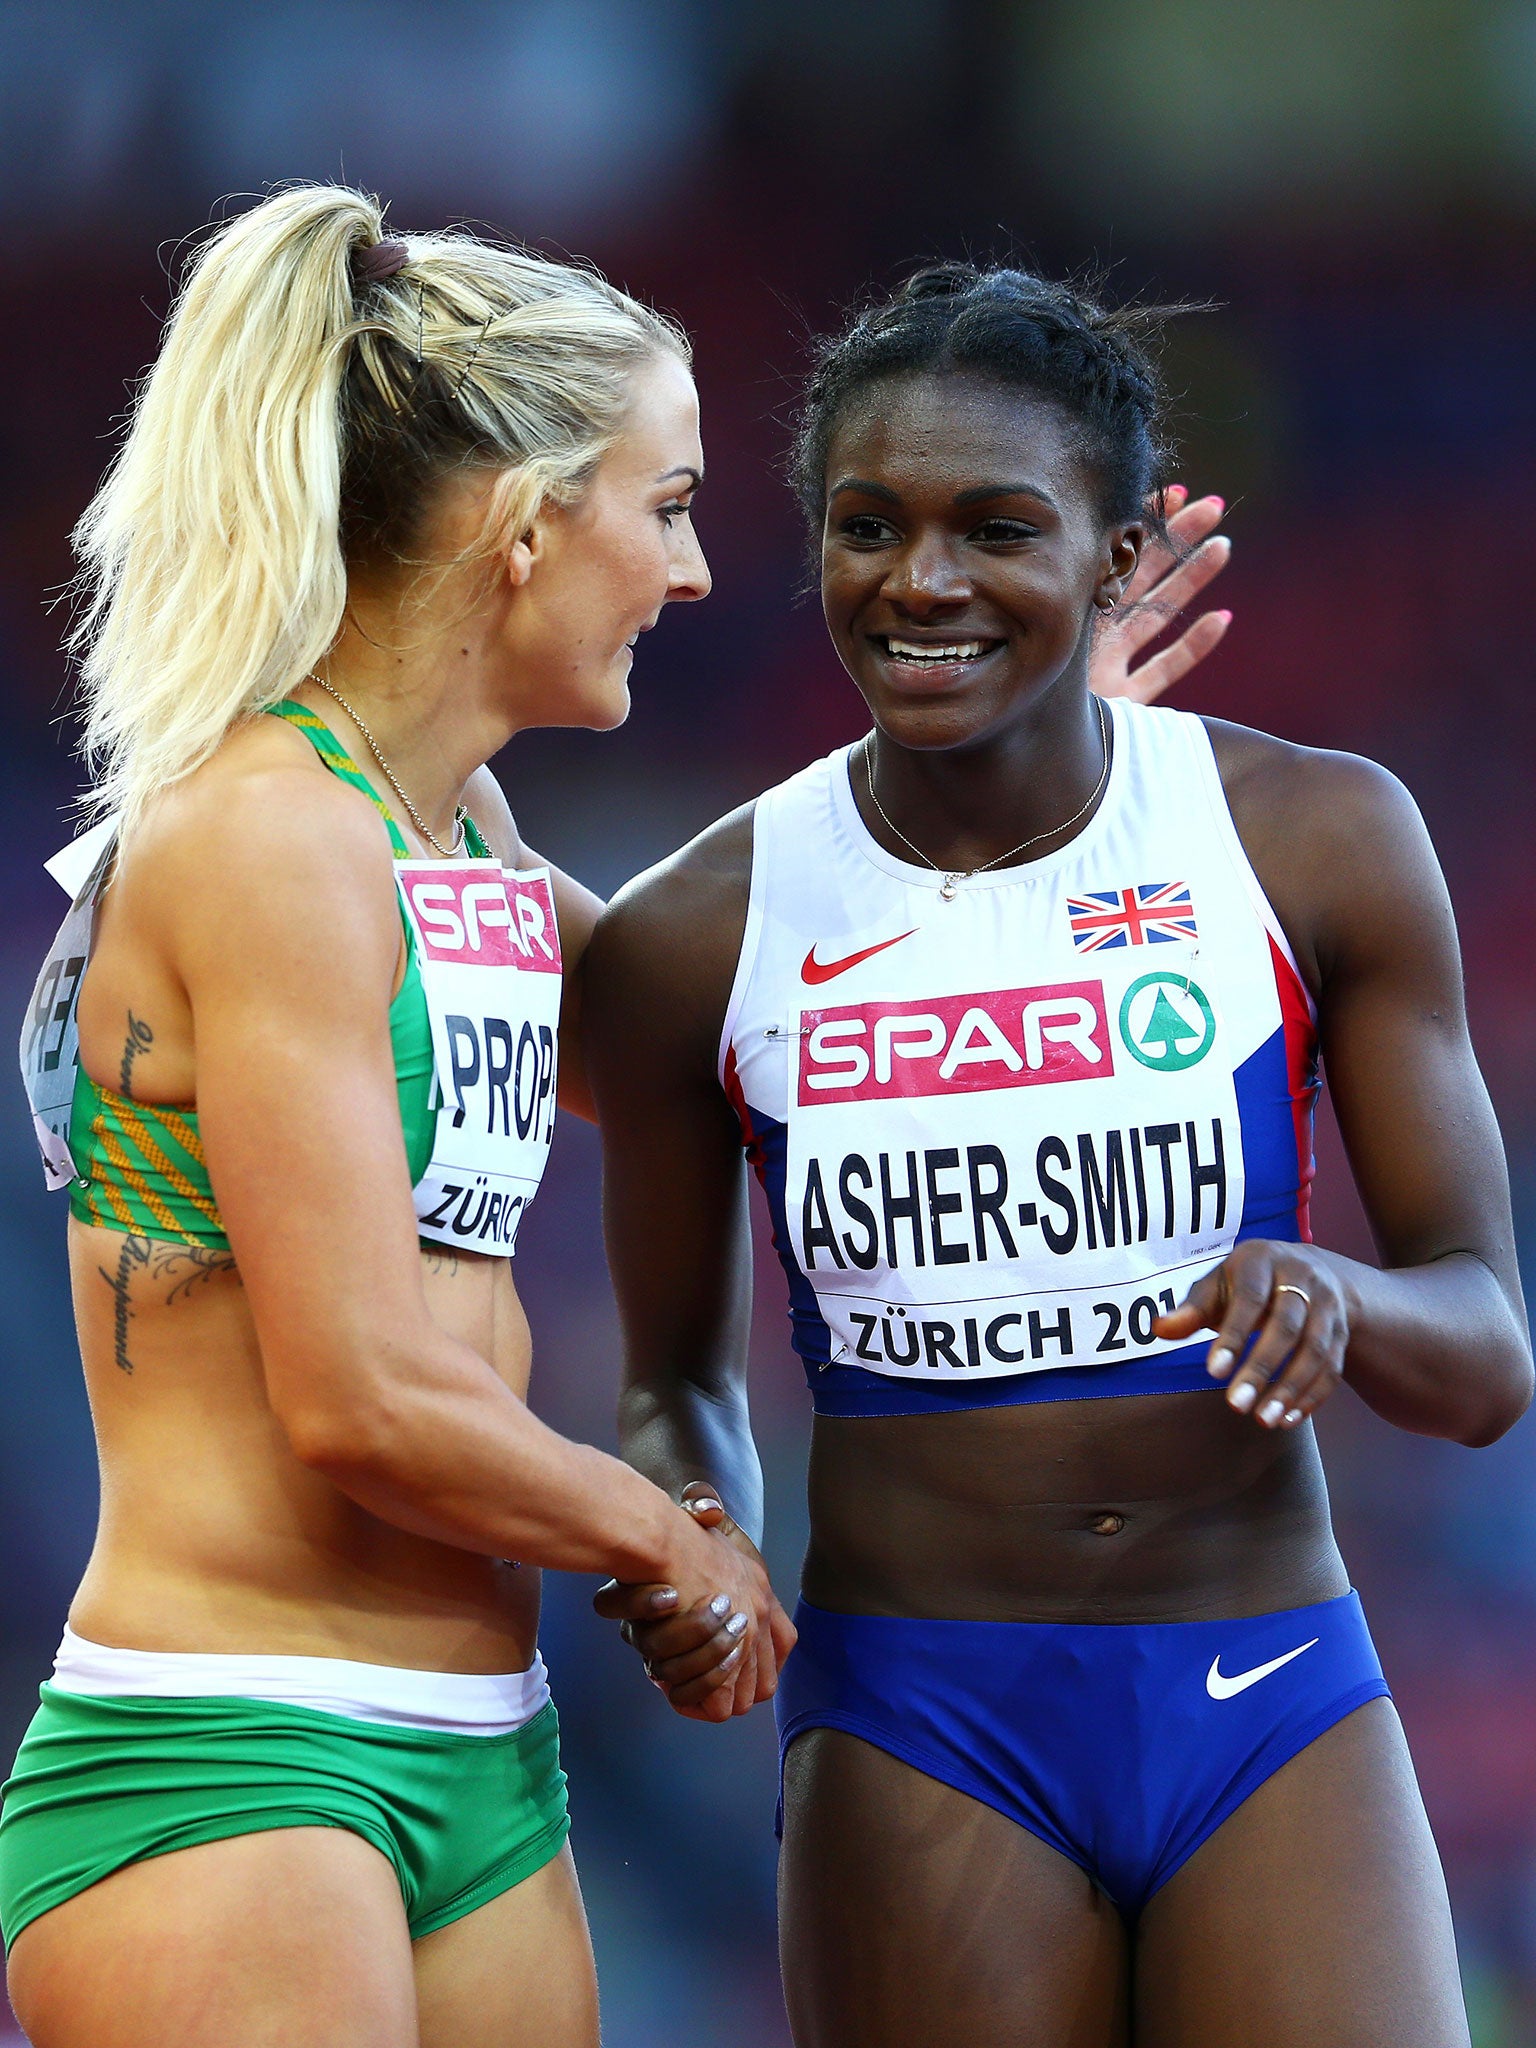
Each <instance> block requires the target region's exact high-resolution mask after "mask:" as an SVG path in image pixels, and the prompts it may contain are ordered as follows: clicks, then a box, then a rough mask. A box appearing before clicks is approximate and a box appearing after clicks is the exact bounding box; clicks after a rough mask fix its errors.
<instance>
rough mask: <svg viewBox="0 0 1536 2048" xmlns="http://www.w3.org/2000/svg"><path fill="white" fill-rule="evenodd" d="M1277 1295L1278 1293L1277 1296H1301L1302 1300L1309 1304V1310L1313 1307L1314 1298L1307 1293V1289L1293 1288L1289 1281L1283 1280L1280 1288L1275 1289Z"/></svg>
mask: <svg viewBox="0 0 1536 2048" xmlns="http://www.w3.org/2000/svg"><path fill="white" fill-rule="evenodd" d="M1275 1293H1276V1294H1299V1295H1300V1296H1301V1298H1302V1300H1303V1301H1304V1302H1305V1303H1306V1304H1307V1307H1308V1308H1310V1307H1311V1306H1312V1297H1311V1295H1310V1294H1308V1292H1307V1290H1306V1289H1305V1287H1293V1286H1292V1285H1291V1283H1290V1281H1289V1280H1282V1281H1281V1283H1280V1285H1279V1286H1278V1287H1277V1288H1276V1289H1275Z"/></svg>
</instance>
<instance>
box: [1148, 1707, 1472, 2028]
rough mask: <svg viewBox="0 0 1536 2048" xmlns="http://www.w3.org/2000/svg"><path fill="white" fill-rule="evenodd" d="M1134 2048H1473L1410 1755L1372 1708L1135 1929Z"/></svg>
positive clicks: (1306, 1760) (1320, 1748)
mask: <svg viewBox="0 0 1536 2048" xmlns="http://www.w3.org/2000/svg"><path fill="white" fill-rule="evenodd" d="M1135 1979H1136V2017H1135V2029H1136V2031H1135V2040H1136V2044H1137V2048H1273V2044H1275V2043H1277V2042H1284V2043H1285V2048H1466V2042H1467V2021H1466V2014H1465V2010H1464V2008H1463V2005H1462V1998H1461V1985H1460V1980H1459V1976H1458V1972H1457V1967H1456V1945H1455V1940H1454V1938H1453V1935H1452V1932H1451V1912H1450V1905H1449V1902H1448V1900H1447V1898H1446V1893H1445V1879H1444V1876H1443V1875H1442V1873H1441V1869H1440V1858H1439V1855H1438V1854H1437V1852H1436V1849H1435V1844H1434V1841H1433V1838H1432V1837H1431V1835H1430V1832H1429V1822H1428V1820H1427V1819H1426V1818H1425V1814H1424V1805H1423V1801H1422V1800H1421V1799H1420V1797H1419V1788H1418V1784H1417V1782H1416V1781H1415V1778H1414V1775H1413V1765H1412V1763H1411V1761H1410V1759H1409V1756H1408V1745H1407V1743H1406V1742H1405V1741H1404V1739H1403V1731H1402V1726H1401V1724H1400V1723H1399V1721H1398V1718H1397V1713H1396V1710H1395V1709H1394V1708H1393V1706H1392V1703H1391V1701H1390V1700H1385V1699H1377V1700H1371V1701H1370V1702H1368V1704H1367V1705H1365V1706H1363V1707H1360V1708H1358V1709H1357V1710H1356V1711H1355V1712H1354V1713H1353V1714H1350V1715H1349V1716H1348V1717H1347V1718H1346V1719H1345V1720H1343V1721H1340V1722H1338V1723H1336V1724H1335V1726H1334V1727H1332V1728H1330V1729H1328V1730H1327V1732H1326V1733H1325V1734H1323V1735H1321V1736H1319V1737H1318V1739H1317V1741H1316V1742H1314V1743H1312V1744H1311V1745H1310V1746H1309V1747H1308V1748H1306V1749H1304V1750H1303V1751H1302V1752H1301V1754H1300V1755H1299V1756H1295V1757H1293V1758H1292V1759H1291V1761H1290V1762H1289V1763H1288V1764H1286V1765H1284V1766H1283V1768H1282V1769H1280V1770H1279V1771H1277V1772H1276V1773H1275V1775H1274V1776H1273V1777H1272V1778H1268V1779H1266V1780H1265V1782H1264V1783H1263V1784H1262V1785H1261V1786H1260V1787H1259V1789H1258V1790H1257V1791H1256V1792H1255V1793H1254V1794H1253V1795H1252V1797H1251V1798H1249V1799H1248V1800H1246V1801H1245V1802H1244V1804H1243V1805H1242V1806H1240V1807H1239V1808H1238V1809H1237V1811H1236V1813H1234V1814H1233V1815H1232V1816H1231V1818H1230V1819H1229V1820H1227V1821H1226V1822H1224V1823H1223V1825H1222V1826H1221V1827H1220V1828H1218V1829H1217V1831H1216V1833H1215V1834H1214V1835H1212V1836H1211V1838H1210V1840H1209V1841H1207V1842H1205V1843H1203V1844H1202V1846H1201V1847H1200V1848H1199V1849H1198V1850H1197V1851H1196V1853H1195V1854H1194V1855H1193V1856H1192V1857H1191V1858H1190V1860H1189V1862H1188V1863H1186V1864H1185V1865H1184V1867H1183V1868H1182V1869H1181V1870H1180V1871H1178V1872H1177V1874H1176V1875H1175V1876H1174V1877H1172V1878H1171V1879H1170V1880H1169V1882H1168V1883H1167V1884H1166V1885H1164V1886H1163V1888H1162V1890H1161V1891H1160V1892H1158V1893H1157V1895H1156V1897H1154V1898H1153V1899H1152V1901H1151V1902H1150V1904H1149V1905H1148V1906H1147V1908H1146V1911H1145V1912H1144V1913H1143V1914H1142V1917H1141V1923H1140V1926H1139V1928H1138V1933H1137V1949H1136V1960H1135Z"/></svg>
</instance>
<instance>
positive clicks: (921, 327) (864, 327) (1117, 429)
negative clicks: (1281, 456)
mask: <svg viewBox="0 0 1536 2048" xmlns="http://www.w3.org/2000/svg"><path fill="white" fill-rule="evenodd" d="M1193 310H1195V309H1194V308H1191V307H1186V306H1166V307H1165V306H1134V305H1133V306H1123V307H1119V308H1105V307H1103V306H1100V305H1098V304H1097V303H1096V302H1095V301H1094V300H1093V299H1091V298H1089V297H1088V296H1087V295H1086V294H1084V293H1082V292H1080V291H1078V290H1076V289H1074V288H1073V287H1072V286H1071V285H1067V284H1059V283H1056V282H1054V281H1053V280H1051V279H1049V278H1043V277H1036V276H1033V275H1032V274H1031V273H1030V272H1028V271H1024V270H1009V269H1000V268H999V269H989V270H980V269H978V268H977V267H976V266H975V265H974V264H970V263H938V264H934V265H932V266H930V267H929V268H927V269H924V270H919V271H917V272H916V273H915V274H914V275H913V276H911V277H909V278H908V279H907V280H906V282H905V283H904V284H902V285H901V286H900V287H899V288H898V289H897V291H896V292H895V293H893V294H892V296H891V297H890V298H888V299H886V300H884V301H883V302H882V303H880V304H878V305H875V306H872V307H870V308H868V309H867V310H866V311H864V312H862V313H860V314H859V315H858V316H857V318H856V319H854V321H853V322H852V324H851V325H850V326H849V327H848V328H847V329H846V330H845V331H844V332H843V333H842V334H840V335H838V336H836V337H835V338H834V339H831V340H827V341H824V342H823V343H822V344H821V346H820V348H819V350H818V351H817V355H816V358H815V362H814V364H813V367H812V370H811V375H810V379H809V381H808V383H807V385H806V390H805V397H804V402H803V405H802V409H801V413H800V417H799V420H798V423H797V428H796V433H795V441H794V449H793V454H792V458H791V480H792V483H793V486H794V490H795V494H796V496H797V497H798V499H799V501H800V506H801V510H802V511H803V512H804V514H805V517H806V522H807V524H808V526H809V528H810V531H811V534H812V536H813V538H814V537H816V536H819V534H820V531H821V525H822V519H823V516H824V512H825V507H826V472H827V456H828V452H829V450H830V448H831V444H832V437H833V435H834V433H835V432H836V431H837V428H838V426H839V424H840V423H841V421H842V419H843V418H844V416H845V415H846V413H847V410H848V407H849V405H850V404H851V403H852V401H853V400H854V399H855V398H856V397H857V396H858V395H859V394H860V393H861V392H863V391H866V390H867V389H868V388H869V387H870V386H871V385H874V384H882V383H886V382H889V381H893V380H897V379H901V378H912V377H934V376H944V375H947V374H956V373H961V374H965V375H969V376H972V377H978V378H983V379H985V380H987V381H989V382H993V383H996V384H998V385H1000V386H1002V387H1004V388H1005V389H1008V390H1015V391H1028V392H1033V393H1036V394H1037V395H1038V396H1039V397H1041V398H1043V399H1046V400H1048V401H1050V402H1051V403H1053V404H1055V405H1057V406H1059V407H1060V408H1061V410H1062V411H1063V412H1064V413H1065V414H1067V415H1068V417H1069V418H1070V419H1071V420H1072V421H1073V423H1074V424H1075V426H1076V427H1077V429H1078V432H1079V434H1080V436H1081V450H1082V455H1083V459H1084V461H1085V463H1086V464H1087V466H1088V469H1089V472H1090V474H1091V475H1092V477H1093V479H1094V482H1095V485H1096V488H1097V494H1098V509H1099V513H1100V516H1101V517H1102V519H1103V521H1104V523H1105V525H1106V526H1112V525H1118V524H1121V523H1129V522H1130V521H1132V520H1144V521H1147V522H1148V523H1149V524H1150V525H1151V526H1152V528H1153V530H1154V531H1155V532H1158V533H1161V532H1162V531H1163V517H1162V487H1163V484H1164V482H1165V480H1166V475H1167V468H1168V462H1169V456H1170V450H1169V448H1168V447H1167V445H1166V443H1165V439H1164V411H1165V397H1164V392H1163V388H1162V383H1161V380H1160V378H1159V374H1158V369H1157V364H1156V361H1155V359H1154V356H1153V353H1152V351H1153V349H1154V347H1155V345H1156V343H1157V341H1158V339H1159V338H1160V336H1161V333H1162V329H1163V327H1164V325H1165V324H1166V322H1167V320H1168V319H1169V318H1170V317H1171V316H1173V315H1174V314H1177V313H1182V312H1188V311H1193Z"/></svg>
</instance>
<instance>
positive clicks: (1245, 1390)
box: [1227, 1380, 1259, 1415]
mask: <svg viewBox="0 0 1536 2048" xmlns="http://www.w3.org/2000/svg"><path fill="white" fill-rule="evenodd" d="M1258 1398H1259V1390H1258V1388H1257V1387H1256V1386H1255V1385H1254V1384H1253V1381H1252V1380H1240V1381H1239V1382H1238V1384H1237V1385H1236V1386H1235V1387H1234V1388H1233V1389H1232V1391H1231V1393H1230V1394H1228V1396H1227V1399H1228V1401H1229V1402H1230V1403H1231V1405H1232V1406H1233V1407H1234V1408H1235V1409H1236V1410H1237V1412H1238V1414H1239V1415H1246V1414H1247V1413H1248V1410H1249V1409H1250V1408H1251V1407H1252V1406H1253V1404H1254V1402H1255V1401H1256V1400H1257V1399H1258Z"/></svg>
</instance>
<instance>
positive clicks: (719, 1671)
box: [592, 1480, 795, 1721]
mask: <svg viewBox="0 0 1536 2048" xmlns="http://www.w3.org/2000/svg"><path fill="white" fill-rule="evenodd" d="M682 1506H683V1507H684V1508H685V1509H686V1511H687V1512H688V1513H689V1514H690V1515H691V1516H692V1517H693V1520H694V1523H695V1525H696V1527H698V1528H699V1529H701V1530H707V1531H708V1532H709V1534H710V1537H711V1541H712V1545H713V1546H714V1547H715V1551H716V1554H715V1559H714V1562H715V1567H716V1569H715V1572H714V1574H713V1578H714V1584H713V1586H712V1588H710V1589H707V1590H704V1591H702V1592H700V1593H695V1592H693V1591H692V1589H691V1588H680V1587H677V1586H664V1585H648V1586H631V1585H624V1584H622V1583H621V1582H620V1581H619V1580H617V1579H610V1580H609V1581H608V1583H607V1584H606V1585H605V1586H602V1587H600V1588H599V1589H598V1591H597V1593H596V1594H595V1595H594V1596H593V1600H592V1605H593V1606H594V1607H595V1608H596V1610H597V1612H598V1613H599V1614H600V1615H602V1616H603V1618H604V1620H606V1621H616V1622H617V1623H618V1624H619V1634H620V1635H621V1636H623V1638H624V1640H625V1642H627V1643H628V1644H629V1645H630V1646H631V1647H632V1648H633V1649H635V1650H637V1651H638V1652H639V1654H640V1657H641V1660H642V1661H643V1663H644V1665H645V1675H646V1677H647V1678H649V1680H650V1681H651V1683H652V1685H654V1686H655V1687H656V1688H657V1689H658V1690H659V1691H660V1692H663V1693H665V1695H666V1697H667V1699H668V1701H669V1702H670V1703H671V1705H672V1706H673V1707H674V1708H675V1710H676V1711H677V1712H678V1713H679V1714H682V1715H684V1716H685V1717H686V1718H687V1719H688V1720H690V1721H729V1720H730V1719H731V1718H732V1716H733V1715H736V1714H745V1713H748V1712H750V1710H751V1709H752V1708H753V1707H755V1706H757V1705H758V1704H759V1702H761V1701H763V1700H767V1699H771V1698H772V1697H773V1695H774V1693H775V1692H776V1691H777V1689H778V1683H779V1670H780V1667H781V1666H782V1665H783V1662H784V1659H785V1658H786V1657H787V1656H788V1655H789V1653H790V1651H791V1650H792V1649H793V1648H794V1646H795V1625H794V1623H793V1622H792V1621H791V1620H790V1618H789V1616H788V1615H787V1614H786V1613H785V1612H784V1609H783V1608H782V1607H781V1606H780V1605H779V1602H778V1600H777V1598H776V1597H775V1595H774V1591H773V1588H772V1586H771V1585H770V1584H769V1583H768V1573H767V1569H766V1567H765V1566H764V1564H763V1560H762V1558H761V1556H760V1555H759V1553H758V1549H757V1546H756V1544H755V1543H753V1541H752V1539H751V1537H749V1536H748V1535H747V1534H746V1533H745V1532H744V1531H743V1530H742V1529H740V1528H738V1527H737V1525H736V1523H735V1522H733V1521H732V1519H731V1517H730V1516H729V1515H728V1514H727V1513H726V1511H725V1507H724V1505H723V1503H722V1502H721V1500H720V1498H719V1495H718V1494H717V1493H716V1492H715V1491H714V1489H713V1488H712V1487H711V1486H710V1485H709V1484H708V1483H707V1482H706V1481H704V1480H693V1481H692V1482H690V1484H689V1485H688V1486H686V1487H684V1489H683V1497H682Z"/></svg>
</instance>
